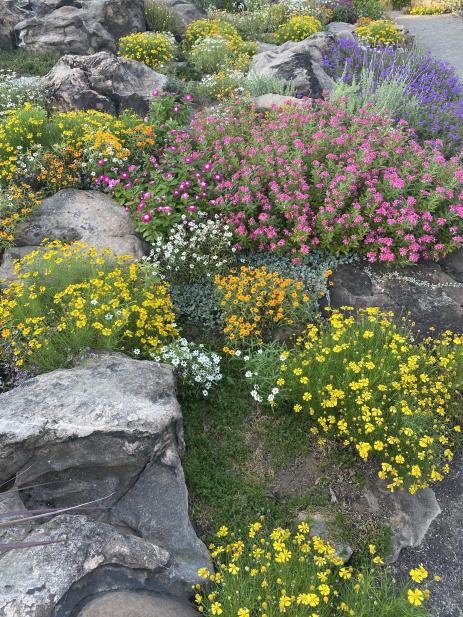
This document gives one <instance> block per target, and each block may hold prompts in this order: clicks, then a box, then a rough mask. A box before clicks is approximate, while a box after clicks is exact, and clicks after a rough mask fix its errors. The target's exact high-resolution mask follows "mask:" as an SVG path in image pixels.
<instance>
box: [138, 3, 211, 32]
mask: <svg viewBox="0 0 463 617" xmlns="http://www.w3.org/2000/svg"><path fill="white" fill-rule="evenodd" d="M150 4H159V5H161V6H163V7H166V8H167V9H168V10H169V11H171V12H172V13H173V15H175V21H176V34H183V33H184V32H185V30H186V29H187V27H188V26H189V25H190V24H191V23H192V22H193V21H196V20H197V19H203V18H205V17H207V13H206V12H205V11H203V10H202V9H200V8H199V7H198V6H196V5H195V4H194V3H193V2H187V1H186V0H157V1H156V2H155V3H152V2H150Z"/></svg>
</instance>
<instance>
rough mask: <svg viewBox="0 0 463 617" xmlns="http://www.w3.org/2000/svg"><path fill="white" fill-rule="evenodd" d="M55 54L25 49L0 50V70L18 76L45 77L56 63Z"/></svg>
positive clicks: (56, 57) (56, 56) (57, 56)
mask: <svg viewBox="0 0 463 617" xmlns="http://www.w3.org/2000/svg"><path fill="white" fill-rule="evenodd" d="M58 60H59V54H57V53H56V52H52V51H48V52H40V53H39V52H36V51H29V50H26V49H13V50H9V49H0V66H1V67H2V70H6V71H14V72H15V73H18V74H19V75H38V76H42V75H46V74H47V73H48V72H49V71H50V69H51V68H52V67H53V65H54V64H56V62H58Z"/></svg>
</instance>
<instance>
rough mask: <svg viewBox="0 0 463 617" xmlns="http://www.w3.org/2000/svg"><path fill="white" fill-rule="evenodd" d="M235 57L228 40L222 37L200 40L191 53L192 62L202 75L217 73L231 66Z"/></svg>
mask: <svg viewBox="0 0 463 617" xmlns="http://www.w3.org/2000/svg"><path fill="white" fill-rule="evenodd" d="M234 57H235V52H234V51H233V49H232V47H231V46H230V44H229V42H228V41H227V39H226V38H224V37H222V36H207V37H204V38H203V39H199V40H198V41H196V43H195V44H194V45H193V47H192V49H191V52H190V62H191V63H192V64H193V66H194V67H195V69H196V70H197V71H199V72H200V73H216V72H217V71H218V70H220V69H222V68H225V67H227V66H229V65H230V64H231V63H232V61H233V59H234Z"/></svg>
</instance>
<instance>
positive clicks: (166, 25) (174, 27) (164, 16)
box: [145, 0, 181, 35]
mask: <svg viewBox="0 0 463 617" xmlns="http://www.w3.org/2000/svg"><path fill="white" fill-rule="evenodd" d="M145 17H146V23H147V25H148V30H153V31H154V32H172V34H175V35H178V34H180V31H181V24H180V21H179V18H178V16H177V14H176V13H175V12H174V11H172V9H170V8H169V7H168V6H166V5H164V4H162V2H156V0H145Z"/></svg>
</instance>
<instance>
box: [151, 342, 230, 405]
mask: <svg viewBox="0 0 463 617" xmlns="http://www.w3.org/2000/svg"><path fill="white" fill-rule="evenodd" d="M151 357H152V358H153V360H155V361H156V362H164V363H166V364H170V365H172V366H173V367H174V368H175V369H176V371H177V374H178V375H179V377H180V378H181V379H182V380H183V381H184V382H185V383H187V384H188V385H189V386H190V387H191V386H192V385H193V386H197V387H199V388H202V394H203V396H208V394H209V390H210V389H211V388H212V387H213V386H214V385H215V384H217V383H218V382H219V381H220V380H221V379H222V373H221V372H220V361H221V358H220V356H219V354H217V353H215V352H213V351H208V350H207V349H205V347H204V345H202V344H200V345H197V344H195V343H191V342H188V341H187V340H186V339H185V338H181V339H178V340H177V341H174V342H173V343H170V344H169V345H166V346H164V347H163V348H162V349H161V351H160V352H159V353H158V354H152V356H151Z"/></svg>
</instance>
